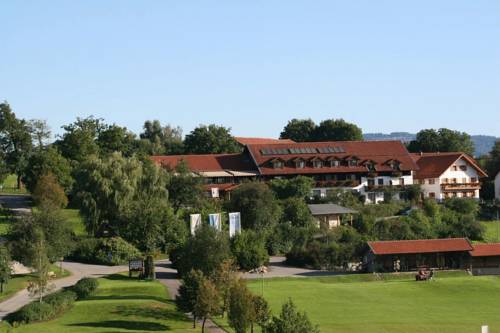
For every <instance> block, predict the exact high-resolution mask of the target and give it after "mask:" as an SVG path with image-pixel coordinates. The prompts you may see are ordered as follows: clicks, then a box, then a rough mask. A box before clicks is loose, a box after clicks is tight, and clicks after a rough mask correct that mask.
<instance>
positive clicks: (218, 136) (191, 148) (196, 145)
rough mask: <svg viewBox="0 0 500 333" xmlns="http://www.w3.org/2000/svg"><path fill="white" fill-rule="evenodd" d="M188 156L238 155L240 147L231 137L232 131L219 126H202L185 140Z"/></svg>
mask: <svg viewBox="0 0 500 333" xmlns="http://www.w3.org/2000/svg"><path fill="white" fill-rule="evenodd" d="M184 148H185V152H186V153H188V154H220V153H236V152H239V151H240V145H239V144H238V142H236V140H235V139H234V138H233V136H232V135H231V129H229V128H225V127H223V126H217V125H213V124H212V125H208V126H206V125H200V126H199V127H197V128H195V129H194V130H192V131H191V133H189V134H188V135H186V138H185V139H184Z"/></svg>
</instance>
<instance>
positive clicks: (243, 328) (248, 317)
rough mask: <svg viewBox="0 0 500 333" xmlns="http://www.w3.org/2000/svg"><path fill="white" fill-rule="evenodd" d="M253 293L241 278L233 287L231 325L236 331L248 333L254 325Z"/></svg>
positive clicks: (230, 299) (229, 313) (230, 309)
mask: <svg viewBox="0 0 500 333" xmlns="http://www.w3.org/2000/svg"><path fill="white" fill-rule="evenodd" d="M253 305H254V304H253V295H252V293H251V292H250V290H248V288H247V286H246V283H245V281H243V280H239V281H238V282H237V283H235V284H234V285H233V286H232V288H231V296H230V298H229V311H228V319H229V325H230V326H231V328H233V329H234V331H235V332H236V333H246V332H247V330H248V328H249V327H250V326H251V325H252V319H253V317H254V316H253V314H254V308H253Z"/></svg>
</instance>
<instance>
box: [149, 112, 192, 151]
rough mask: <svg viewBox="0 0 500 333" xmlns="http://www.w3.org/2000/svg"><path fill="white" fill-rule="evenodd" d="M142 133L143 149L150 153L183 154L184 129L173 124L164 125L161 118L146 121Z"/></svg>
mask: <svg viewBox="0 0 500 333" xmlns="http://www.w3.org/2000/svg"><path fill="white" fill-rule="evenodd" d="M143 129H144V131H143V132H142V133H141V134H140V138H141V143H140V146H141V149H142V150H144V151H146V152H147V153H148V154H150V155H163V154H166V155H173V154H182V153H183V151H184V147H183V142H182V129H181V128H180V127H173V126H171V125H165V126H162V125H161V123H160V121H159V120H153V121H150V120H148V121H146V122H145V123H144V126H143Z"/></svg>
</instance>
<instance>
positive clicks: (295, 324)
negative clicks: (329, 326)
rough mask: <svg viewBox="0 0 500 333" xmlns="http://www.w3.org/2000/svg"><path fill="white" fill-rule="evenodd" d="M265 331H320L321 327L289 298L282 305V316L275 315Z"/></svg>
mask: <svg viewBox="0 0 500 333" xmlns="http://www.w3.org/2000/svg"><path fill="white" fill-rule="evenodd" d="M263 333H319V328H318V327H317V326H314V325H313V324H312V323H311V322H310V321H309V318H308V317H307V314H306V313H305V312H299V311H298V310H297V308H296V306H295V304H294V303H293V302H292V300H291V299H289V300H288V302H286V303H285V304H283V306H282V307H281V313H280V316H279V317H276V316H273V318H272V319H271V322H270V323H269V324H268V325H267V326H266V327H265V328H264V330H263Z"/></svg>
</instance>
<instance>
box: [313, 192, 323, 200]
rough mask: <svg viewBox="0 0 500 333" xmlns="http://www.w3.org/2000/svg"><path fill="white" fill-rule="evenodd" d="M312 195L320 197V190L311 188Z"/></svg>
mask: <svg viewBox="0 0 500 333" xmlns="http://www.w3.org/2000/svg"><path fill="white" fill-rule="evenodd" d="M313 197H317V198H320V197H321V190H313Z"/></svg>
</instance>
